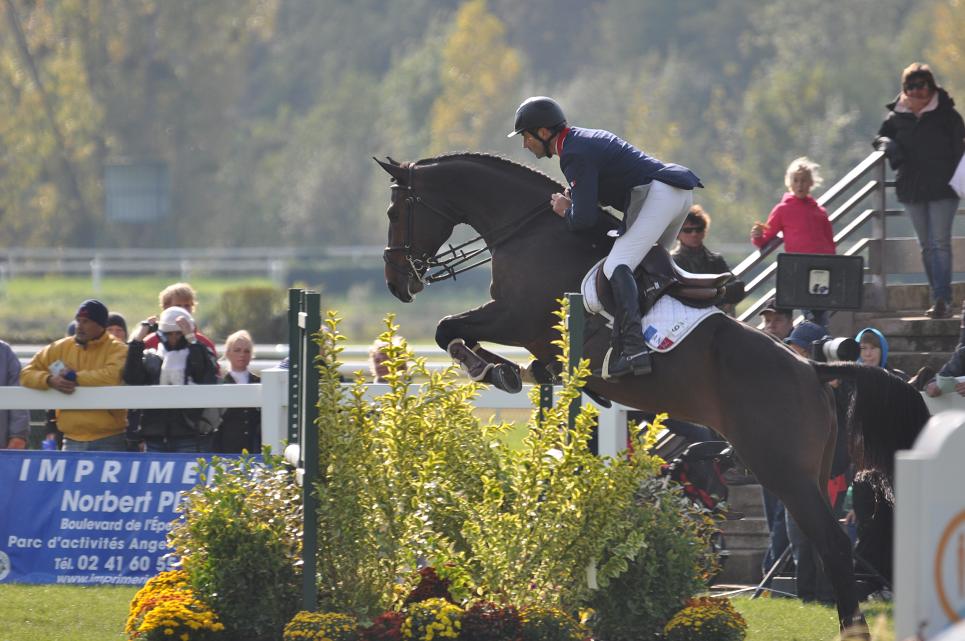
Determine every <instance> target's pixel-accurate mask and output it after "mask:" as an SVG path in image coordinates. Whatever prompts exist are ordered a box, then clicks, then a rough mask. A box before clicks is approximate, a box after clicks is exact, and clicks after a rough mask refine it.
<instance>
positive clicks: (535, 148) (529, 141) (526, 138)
mask: <svg viewBox="0 0 965 641" xmlns="http://www.w3.org/2000/svg"><path fill="white" fill-rule="evenodd" d="M536 133H538V134H539V135H540V136H544V137H545V136H547V135H549V129H546V128H544V127H540V128H539V129H538V130H537V131H536ZM520 136H521V137H522V139H523V148H524V149H528V150H529V151H530V153H532V154H533V155H534V156H536V157H537V158H546V149H545V148H544V147H543V141H542V140H540V139H539V138H537V137H536V136H534V135H533V134H532V133H530V132H528V131H524V132H523V133H522V134H520Z"/></svg>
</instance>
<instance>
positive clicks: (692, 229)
mask: <svg viewBox="0 0 965 641" xmlns="http://www.w3.org/2000/svg"><path fill="white" fill-rule="evenodd" d="M705 229H707V228H706V227H681V228H680V233H681V234H702V233H703V232H704V230H705Z"/></svg>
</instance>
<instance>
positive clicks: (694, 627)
mask: <svg viewBox="0 0 965 641" xmlns="http://www.w3.org/2000/svg"><path fill="white" fill-rule="evenodd" d="M746 633H747V622H746V621H745V620H744V617H742V616H741V615H740V613H739V612H738V611H737V610H735V609H734V606H733V605H731V602H730V600H729V599H726V598H720V597H701V598H696V599H691V600H689V601H688V602H687V605H686V607H684V608H683V609H682V610H681V611H680V612H678V613H677V614H675V615H674V616H673V618H672V619H670V621H668V622H667V625H666V626H665V627H664V630H663V634H664V638H665V639H666V641H743V640H744V637H745V635H746Z"/></svg>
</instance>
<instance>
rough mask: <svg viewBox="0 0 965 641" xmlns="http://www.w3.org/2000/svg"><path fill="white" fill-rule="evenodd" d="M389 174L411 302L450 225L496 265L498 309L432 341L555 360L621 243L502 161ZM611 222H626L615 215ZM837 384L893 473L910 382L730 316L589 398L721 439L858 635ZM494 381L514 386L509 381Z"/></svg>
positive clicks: (872, 454)
mask: <svg viewBox="0 0 965 641" xmlns="http://www.w3.org/2000/svg"><path fill="white" fill-rule="evenodd" d="M379 164H380V165H381V166H382V167H383V168H384V169H385V170H386V171H387V172H388V173H389V174H390V175H391V176H392V178H393V185H392V200H391V204H390V206H389V209H388V217H389V232H388V247H387V248H386V250H385V254H384V258H385V278H386V283H387V285H388V287H389V290H390V291H391V292H392V294H393V295H395V296H396V297H397V298H398V299H400V300H401V301H403V302H410V301H412V300H413V298H414V297H415V295H416V294H417V293H418V292H420V291H421V290H422V289H423V287H424V286H425V282H426V281H427V280H431V277H432V275H433V274H438V273H439V272H440V271H443V272H444V271H445V270H446V269H447V267H445V265H444V264H445V262H446V261H444V260H440V258H439V257H442V256H446V254H447V252H443V254H437V252H438V250H439V249H440V247H442V246H443V244H444V243H445V242H446V241H447V240H448V239H449V237H450V235H451V234H452V231H453V228H454V227H455V226H456V225H457V224H460V223H463V224H466V225H469V226H471V227H473V228H474V229H475V230H476V231H477V232H478V233H479V234H480V235H481V236H482V238H483V240H484V241H485V242H486V245H487V246H488V247H489V250H490V253H491V255H492V285H491V288H490V294H491V296H492V300H490V301H489V302H488V303H486V304H484V305H482V306H480V307H477V308H475V309H472V310H469V311H466V312H463V313H461V314H456V315H453V316H447V317H446V318H444V319H442V320H441V321H440V322H439V325H438V330H437V333H436V341H437V342H438V343H439V345H440V346H441V347H442V348H443V349H446V347H447V346H448V345H449V344H450V342H451V341H453V340H454V339H463V340H464V341H465V344H466V345H467V346H468V347H470V348H472V347H475V346H476V345H477V343H478V342H479V341H489V342H493V343H499V344H503V345H513V346H520V347H524V348H526V349H527V350H529V351H530V352H531V353H532V354H533V355H534V356H535V357H536V358H537V359H538V360H539V361H541V362H543V363H552V362H553V361H554V358H555V356H556V354H557V348H555V347H554V346H553V345H552V344H551V342H552V341H553V340H554V339H556V338H558V334H557V333H556V332H555V331H554V330H553V329H552V327H553V325H554V323H555V318H554V316H553V312H554V310H556V309H557V308H558V303H557V302H556V301H557V299H558V298H560V297H561V296H562V295H563V293H564V292H567V291H578V290H579V286H580V282H581V279H582V278H583V276H584V274H585V273H586V272H587V270H588V269H589V268H590V267H591V266H592V265H593V264H594V263H595V262H597V261H598V260H599V259H600V258H602V257H603V256H605V255H606V253H607V252H608V250H609V248H610V245H611V243H612V240H609V239H607V237H606V236H605V235H604V234H600V233H594V232H591V233H587V234H577V233H573V232H570V231H568V230H567V228H566V224H565V223H564V221H563V220H562V219H561V218H559V217H558V216H556V215H555V214H553V213H552V212H551V211H550V210H549V207H548V202H549V197H550V195H551V194H553V193H555V192H560V191H562V190H563V186H562V185H560V184H559V183H557V182H556V181H554V180H553V179H551V178H549V177H548V176H546V175H544V174H541V173H539V172H537V171H535V170H533V169H530V168H528V167H525V166H523V165H520V164H517V163H514V162H512V161H509V160H506V159H503V158H499V157H496V156H489V155H483V154H468V153H467V154H453V155H447V156H440V157H437V158H430V159H425V160H420V161H417V162H414V163H406V164H399V163H396V162H395V161H392V160H390V161H389V162H387V163H386V162H379ZM601 218H603V220H604V221H607V220H608V221H609V224H610V226H616V224H615V221H614V220H613V219H612V217H601ZM604 224H607V223H606V222H605V223H604ZM597 231H599V230H597ZM452 257H453V252H448V258H452ZM440 265H443V266H442V267H441V268H440ZM433 268H436V270H435V271H433ZM448 269H450V270H451V266H450V267H449V268H448ZM587 334H588V337H587V341H586V345H585V346H584V356H585V357H587V358H589V359H590V361H591V368H596V369H598V368H599V367H600V365H601V362H602V358H603V355H604V353H605V351H606V349H607V347H608V346H609V339H610V337H609V332H603V331H599V332H596V333H592V332H589V331H588V332H587ZM477 353H478V354H480V355H482V356H483V357H485V358H487V360H493V361H494V362H495V363H496V364H497V366H502V367H503V369H504V370H505V368H506V363H504V362H500V361H499V359H498V357H496V356H495V355H492V354H490V353H488V352H486V351H485V350H482V349H480V350H478V351H477ZM835 378H848V379H852V380H854V381H855V388H856V393H855V402H854V405H853V414H854V418H853V420H852V430H851V434H852V436H851V437H852V440H853V445H854V446H855V458H856V459H857V460H858V461H859V462H861V463H863V464H864V465H865V466H866V467H878V468H879V469H883V470H884V471H885V472H887V473H890V472H892V469H893V455H894V452H895V450H896V449H901V448H908V447H910V446H911V445H912V443H913V442H914V438H915V436H916V435H917V433H918V431H920V429H921V427H922V426H923V425H924V423H925V421H926V420H927V418H928V411H927V409H926V408H925V405H924V402H923V400H922V398H921V396H920V395H919V394H918V393H917V392H916V391H915V390H914V389H913V388H912V387H911V386H909V385H907V384H906V383H904V382H902V381H901V380H900V379H898V378H897V377H895V376H893V375H891V374H890V373H888V372H886V371H885V370H882V369H879V368H874V367H863V366H859V365H856V364H853V363H832V364H827V363H814V362H811V361H808V360H805V359H803V358H800V357H798V356H797V355H795V354H794V353H792V352H791V351H790V350H789V349H787V348H786V347H784V346H783V345H782V344H780V343H779V342H777V341H775V340H774V339H773V338H771V337H770V336H768V335H767V334H765V333H763V332H761V331H759V330H757V329H756V328H753V327H750V326H748V325H744V324H742V323H740V322H738V321H736V320H734V319H732V318H730V317H728V316H725V315H723V314H717V315H713V316H711V317H710V318H708V319H707V320H705V321H704V322H703V323H702V324H701V325H700V326H699V327H698V328H697V329H695V330H694V331H693V332H692V333H691V334H690V335H689V336H688V337H687V338H686V340H684V341H683V342H682V343H681V344H680V345H679V346H677V347H675V348H674V349H673V350H672V351H670V352H668V353H665V354H658V353H654V354H653V373H652V374H650V375H647V376H641V377H627V378H622V379H619V380H616V381H604V380H602V379H600V378H596V377H591V378H590V380H589V381H588V382H587V388H589V389H590V390H592V391H593V392H594V393H596V394H598V395H601V396H603V397H606V398H608V399H612V400H614V401H617V402H619V403H622V404H624V405H627V406H630V407H635V408H639V409H642V410H647V411H653V412H668V413H669V414H670V415H671V416H672V417H674V418H679V419H684V420H687V421H692V422H694V423H700V424H702V425H709V426H711V427H713V428H714V429H716V430H717V431H718V432H720V433H721V434H722V435H723V436H724V437H725V438H726V439H727V440H728V441H729V442H730V443H731V444H732V445H733V446H734V447H735V448H736V450H737V452H738V454H739V455H740V457H741V459H742V460H743V461H744V463H745V464H746V465H747V466H749V467H750V469H751V470H752V471H753V472H754V474H755V475H756V476H757V478H758V479H759V480H760V482H761V483H762V484H763V485H764V486H765V487H767V488H768V489H770V490H771V491H772V492H774V494H776V495H777V496H778V497H780V498H781V500H782V501H783V502H784V504H785V505H786V507H787V509H789V510H790V512H791V514H792V515H793V516H794V518H795V519H796V520H797V522H798V523H799V524H800V526H801V528H802V530H803V531H804V532H805V534H806V535H807V536H808V538H809V539H810V540H811V541H812V542H813V543H814V544H815V545H816V546H817V548H818V551H819V553H820V556H821V558H822V560H823V562H824V566H825V569H826V572H827V574H828V577H829V579H830V580H831V583H832V584H833V586H834V590H835V594H836V599H837V609H838V617H839V621H840V623H841V626H842V628H845V627H848V626H851V625H854V626H856V628H857V633H858V634H859V635H866V634H867V628H866V626H864V619H863V617H862V615H861V612H860V609H859V606H858V597H857V591H856V588H855V581H854V573H853V561H852V556H851V548H850V542H849V541H848V537H847V535H846V534H845V533H844V532H843V531H842V530H841V528H840V526H839V525H838V523H837V521H836V520H835V518H834V516H833V514H832V512H831V509H830V507H829V505H828V500H827V498H826V487H827V480H828V476H829V473H830V466H831V458H832V454H833V449H834V441H835V435H836V430H837V426H836V417H835V409H834V402H833V398H832V394H831V391H830V387H829V386H828V385H827V384H826V382H827V381H830V380H832V379H835ZM485 380H487V381H489V382H492V383H495V384H497V385H500V384H501V383H505V381H504V380H501V379H499V377H497V379H495V380H490V379H488V378H487V379H485ZM501 386H504V385H501Z"/></svg>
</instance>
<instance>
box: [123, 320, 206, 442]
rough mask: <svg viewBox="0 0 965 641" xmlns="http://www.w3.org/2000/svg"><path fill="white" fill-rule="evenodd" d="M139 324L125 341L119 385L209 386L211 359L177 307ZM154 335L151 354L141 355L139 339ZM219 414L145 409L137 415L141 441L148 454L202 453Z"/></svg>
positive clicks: (190, 324) (195, 409)
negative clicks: (122, 383) (121, 380)
mask: <svg viewBox="0 0 965 641" xmlns="http://www.w3.org/2000/svg"><path fill="white" fill-rule="evenodd" d="M153 319H154V317H153V316H152V317H151V318H148V319H146V320H144V321H142V322H141V324H140V325H139V326H138V328H137V329H136V330H135V331H134V334H133V336H132V337H131V342H130V345H129V347H128V354H127V362H126V363H125V365H124V382H125V383H127V384H128V385H191V384H193V385H213V384H215V383H216V382H217V364H216V363H215V360H214V355H213V354H211V352H210V351H209V350H208V348H206V347H205V346H204V345H202V344H201V342H200V341H199V340H198V338H197V336H196V335H195V324H194V318H192V317H191V314H190V313H189V312H188V311H187V310H186V309H183V308H181V307H168V308H167V309H165V310H164V311H163V312H161V317H160V319H159V320H158V323H157V325H156V326H155V325H154V322H153ZM152 329H153V330H155V334H156V335H157V336H159V337H160V339H162V342H159V344H158V346H157V349H146V348H145V344H144V338H145V337H146V336H147V335H148V334H149V332H151V331H152ZM214 415H220V410H213V411H208V410H203V409H197V408H191V409H148V410H142V411H141V435H142V436H143V438H144V443H145V448H146V449H147V451H148V452H208V451H210V450H211V441H212V436H211V435H212V432H213V431H214V429H215V428H216V427H217V421H218V419H217V418H215V416H214Z"/></svg>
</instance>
